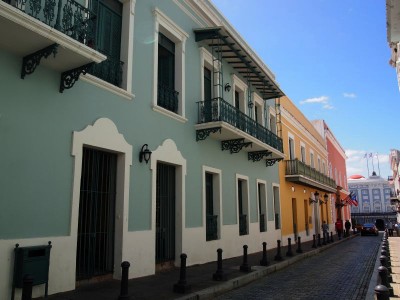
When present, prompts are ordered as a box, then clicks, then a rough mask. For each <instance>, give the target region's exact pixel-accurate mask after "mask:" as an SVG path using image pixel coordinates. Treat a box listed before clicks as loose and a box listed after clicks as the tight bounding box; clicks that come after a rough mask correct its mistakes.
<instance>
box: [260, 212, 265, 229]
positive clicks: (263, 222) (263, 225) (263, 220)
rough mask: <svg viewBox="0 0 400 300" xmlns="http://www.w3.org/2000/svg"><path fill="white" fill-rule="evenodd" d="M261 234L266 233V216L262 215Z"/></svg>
mask: <svg viewBox="0 0 400 300" xmlns="http://www.w3.org/2000/svg"><path fill="white" fill-rule="evenodd" d="M260 232H265V218H264V214H260Z"/></svg>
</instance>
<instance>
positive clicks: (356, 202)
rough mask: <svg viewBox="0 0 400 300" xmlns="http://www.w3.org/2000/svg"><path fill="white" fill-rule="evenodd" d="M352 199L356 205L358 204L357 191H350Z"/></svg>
mask: <svg viewBox="0 0 400 300" xmlns="http://www.w3.org/2000/svg"><path fill="white" fill-rule="evenodd" d="M350 199H351V202H352V203H353V205H354V206H358V201H357V195H356V194H355V193H353V192H351V193H350Z"/></svg>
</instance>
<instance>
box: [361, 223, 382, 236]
mask: <svg viewBox="0 0 400 300" xmlns="http://www.w3.org/2000/svg"><path fill="white" fill-rule="evenodd" d="M368 234H373V235H378V234H379V231H378V228H377V227H376V226H375V224H372V223H365V224H363V226H362V227H361V235H368Z"/></svg>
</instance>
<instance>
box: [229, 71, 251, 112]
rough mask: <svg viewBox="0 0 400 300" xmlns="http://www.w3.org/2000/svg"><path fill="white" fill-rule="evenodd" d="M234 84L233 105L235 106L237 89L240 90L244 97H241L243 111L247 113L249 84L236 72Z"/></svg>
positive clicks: (233, 79) (233, 75) (233, 77)
mask: <svg viewBox="0 0 400 300" xmlns="http://www.w3.org/2000/svg"><path fill="white" fill-rule="evenodd" d="M232 86H233V88H232V105H233V106H235V91H236V90H239V91H240V92H241V93H242V94H243V99H241V106H242V108H243V110H242V112H243V113H245V114H247V103H246V101H247V84H246V83H245V82H244V81H243V80H241V79H240V78H239V77H237V76H236V75H235V74H232Z"/></svg>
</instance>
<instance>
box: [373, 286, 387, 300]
mask: <svg viewBox="0 0 400 300" xmlns="http://www.w3.org/2000/svg"><path fill="white" fill-rule="evenodd" d="M375 295H376V300H389V298H390V296H389V295H390V293H389V289H388V288H387V287H386V286H384V285H382V284H378V285H377V286H376V287H375Z"/></svg>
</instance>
